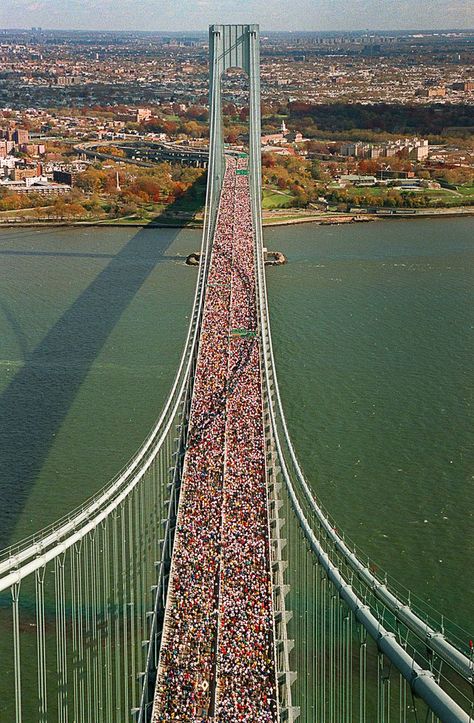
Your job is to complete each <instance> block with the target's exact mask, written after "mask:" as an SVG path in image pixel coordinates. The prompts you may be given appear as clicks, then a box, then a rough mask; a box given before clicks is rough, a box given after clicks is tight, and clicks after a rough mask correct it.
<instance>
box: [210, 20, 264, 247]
mask: <svg viewBox="0 0 474 723" xmlns="http://www.w3.org/2000/svg"><path fill="white" fill-rule="evenodd" d="M229 68H242V70H244V71H245V73H246V74H247V76H248V81H249V171H250V192H251V198H252V211H253V214H254V215H253V218H254V219H255V223H256V227H257V228H256V230H257V236H259V235H260V234H259V231H258V229H259V228H260V226H261V208H260V199H261V173H262V167H261V142H260V137H261V120H260V29H259V26H258V25H211V26H210V27H209V81H210V83H209V119H210V156H209V158H210V161H209V169H208V173H209V177H210V181H211V183H210V184H209V186H208V199H207V206H208V208H211V209H213V208H214V209H215V208H217V205H218V204H217V199H218V197H219V194H220V189H221V185H222V179H223V176H224V137H223V130H222V90H221V80H222V76H223V74H224V73H225V71H226V70H228V69H229ZM214 221H215V219H214V218H211V219H210V227H211V228H212V227H213V224H214Z"/></svg>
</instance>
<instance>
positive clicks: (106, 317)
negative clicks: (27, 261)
mask: <svg viewBox="0 0 474 723" xmlns="http://www.w3.org/2000/svg"><path fill="white" fill-rule="evenodd" d="M198 183H199V182H198ZM196 185H197V184H194V186H193V187H191V188H190V189H189V191H188V192H187V193H186V194H185V195H184V196H183V197H181V198H179V199H177V201H176V202H175V203H174V204H172V206H169V207H168V213H167V214H166V216H165V215H160V216H157V217H156V218H155V219H153V221H152V223H166V222H169V212H171V213H173V212H175V211H176V212H179V211H180V210H181V209H182V208H183V205H186V208H187V210H192V208H193V205H194V206H195V210H198V208H199V206H200V204H201V195H200V194H199V193H197V192H196V188H195V186H196ZM183 225H185V224H183ZM109 228H110V227H109ZM179 232H180V228H178V227H176V228H174V227H173V228H167V229H166V230H163V233H160V232H159V230H158V229H156V228H155V229H150V228H147V227H144V228H142V229H140V230H139V231H138V232H137V233H136V234H135V235H134V236H133V237H132V238H131V239H130V240H129V241H127V242H126V243H125V245H124V246H123V247H122V248H121V249H120V251H119V252H118V253H117V254H115V255H113V256H108V258H110V261H109V263H108V264H107V266H106V267H105V268H104V269H103V270H102V271H101V272H100V273H99V274H98V275H97V276H96V278H95V279H94V280H93V281H92V282H91V283H90V284H89V286H88V287H87V288H86V289H84V291H83V292H82V293H81V294H80V296H79V297H78V298H77V299H76V300H75V301H74V303H73V304H72V306H70V307H69V308H68V309H67V310H66V311H65V312H64V314H63V315H62V316H61V317H60V319H58V321H57V322H56V323H55V324H54V326H53V327H52V328H51V329H50V330H49V331H48V332H47V334H46V335H45V337H44V338H43V339H42V341H41V342H40V343H39V345H38V346H37V347H36V348H35V349H34V350H33V351H30V352H28V351H26V348H25V343H24V339H23V338H22V337H20V339H19V343H20V342H21V343H20V346H21V349H22V351H23V353H24V357H25V358H24V366H23V367H22V368H21V369H20V370H19V371H18V373H17V374H16V375H15V377H14V378H13V379H12V381H11V383H10V384H9V386H8V387H7V388H6V389H5V390H4V391H3V393H2V394H1V395H0V550H1V549H3V548H4V547H6V546H7V545H8V544H10V542H11V540H12V536H13V534H14V530H15V526H16V524H17V521H18V519H19V517H20V515H21V513H22V511H23V509H24V506H25V504H26V501H27V499H28V496H29V494H30V491H31V490H32V488H33V487H34V484H35V481H36V479H37V477H38V474H39V473H40V471H41V468H42V466H43V464H44V462H45V460H46V458H47V457H48V454H49V450H50V448H51V446H52V443H53V441H54V436H55V434H56V432H57V431H58V430H59V429H60V427H61V424H62V422H63V420H64V418H65V417H66V415H67V414H68V411H69V409H70V407H71V405H72V403H73V401H74V398H75V397H76V394H77V392H78V390H79V388H80V386H81V384H82V383H83V381H84V380H85V378H86V376H87V374H88V372H89V370H90V369H91V367H92V365H93V363H94V360H95V359H96V358H97V356H98V355H99V353H100V351H101V349H102V347H103V346H104V344H105V342H106V340H107V338H108V337H109V335H110V333H111V332H112V330H113V328H114V327H115V325H116V324H117V322H118V321H119V319H120V317H121V316H122V314H123V313H124V311H125V310H126V308H127V307H128V305H129V304H130V303H131V301H132V300H133V298H134V296H135V295H136V294H137V292H138V291H139V289H140V287H141V286H142V284H143V283H144V282H145V281H146V279H147V278H148V276H149V275H150V274H151V272H152V271H153V269H154V268H155V266H156V265H157V264H158V263H161V262H163V261H168V260H170V258H173V257H170V256H165V254H166V251H167V249H168V248H169V246H170V245H171V244H172V243H173V241H174V240H175V238H176V237H177V235H178V234H179ZM193 250H194V249H189V252H191V251H193ZM7 253H8V252H7ZM14 253H19V254H23V253H25V254H26V255H35V254H36V252H35V251H31V252H30V251H26V252H22V251H20V252H14ZM48 253H49V252H48ZM39 254H41V252H39ZM65 254H68V252H66V251H65V252H61V251H60V252H58V254H57V256H64V255H65ZM0 255H1V251H0ZM50 255H51V256H56V254H55V253H51V254H50ZM72 255H76V254H75V253H73V254H72ZM87 255H88V254H86V256H87ZM98 256H99V258H100V257H101V256H102V257H103V254H100V253H99V254H98ZM175 258H176V257H175ZM4 305H5V304H4ZM6 308H8V307H6ZM8 318H9V317H8ZM10 322H11V319H10ZM13 328H14V329H15V325H13ZM15 333H16V334H17V336H18V330H16V332H15ZM91 413H93V410H91Z"/></svg>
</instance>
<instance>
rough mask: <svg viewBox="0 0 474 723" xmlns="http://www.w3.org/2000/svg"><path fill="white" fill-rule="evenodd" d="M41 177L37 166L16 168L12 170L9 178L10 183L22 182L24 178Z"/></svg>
mask: <svg viewBox="0 0 474 723" xmlns="http://www.w3.org/2000/svg"><path fill="white" fill-rule="evenodd" d="M40 175H41V168H40V167H39V166H34V167H33V166H26V167H16V168H14V169H13V170H12V172H11V174H10V178H11V180H12V181H24V180H25V178H36V177H37V176H40Z"/></svg>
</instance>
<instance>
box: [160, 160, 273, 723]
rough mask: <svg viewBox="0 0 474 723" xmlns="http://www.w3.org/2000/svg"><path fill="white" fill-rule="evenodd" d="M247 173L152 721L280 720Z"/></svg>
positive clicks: (181, 523) (222, 247)
mask: <svg viewBox="0 0 474 723" xmlns="http://www.w3.org/2000/svg"><path fill="white" fill-rule="evenodd" d="M246 165H247V160H246V159H243V158H242V159H238V160H236V159H233V158H230V157H227V160H226V171H225V175H224V181H223V188H222V193H221V198H220V203H219V210H218V218H217V224H216V231H215V234H214V242H213V251H212V256H211V263H210V269H209V277H208V287H207V292H206V300H205V307H204V315H203V322H202V330H201V337H200V347H199V356H198V362H197V369H196V376H195V383H194V391H193V400H192V406H191V414H190V422H189V438H188V439H189V441H188V447H187V451H186V456H185V461H184V470H183V477H182V484H181V496H180V505H179V511H178V520H177V531H176V537H175V545H174V552H173V559H172V566H171V572H170V586H169V592H168V601H167V606H166V614H165V620H164V633H163V642H162V646H161V654H160V661H159V666H158V673H157V683H156V689H155V698H154V705H153V714H152V720H153V721H164V720H166V721H169V720H180V721H192V720H201V719H202V718H211V719H215V720H234V721H249V722H250V721H253V722H255V721H259V722H260V723H265V722H266V721H268V722H273V721H277V720H278V717H279V711H278V702H277V685H276V663H275V644H274V641H275V631H274V615H273V594H272V582H271V573H270V549H269V545H270V542H269V517H268V502H267V488H266V469H265V449H264V429H263V414H262V383H261V373H260V349H259V344H260V342H259V338H258V334H257V309H256V279H255V258H254V232H253V225H252V213H251V203H250V192H249V183H248V176H247V175H246V170H245V169H246ZM239 171H241V172H240V173H239ZM242 171H243V173H242Z"/></svg>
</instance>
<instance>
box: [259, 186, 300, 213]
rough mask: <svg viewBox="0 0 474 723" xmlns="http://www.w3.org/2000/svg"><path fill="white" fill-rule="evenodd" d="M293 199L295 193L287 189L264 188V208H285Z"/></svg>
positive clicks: (268, 209)
mask: <svg viewBox="0 0 474 723" xmlns="http://www.w3.org/2000/svg"><path fill="white" fill-rule="evenodd" d="M292 200H293V195H292V194H291V193H287V192H286V191H276V190H275V189H273V188H264V189H263V197H262V208H263V209H264V210H266V211H270V210H271V209H273V208H285V207H287V206H288V205H289V204H290V203H291V201H292Z"/></svg>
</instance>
